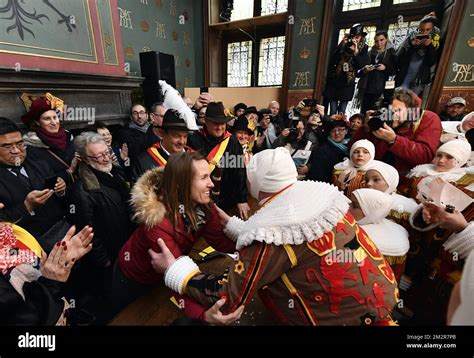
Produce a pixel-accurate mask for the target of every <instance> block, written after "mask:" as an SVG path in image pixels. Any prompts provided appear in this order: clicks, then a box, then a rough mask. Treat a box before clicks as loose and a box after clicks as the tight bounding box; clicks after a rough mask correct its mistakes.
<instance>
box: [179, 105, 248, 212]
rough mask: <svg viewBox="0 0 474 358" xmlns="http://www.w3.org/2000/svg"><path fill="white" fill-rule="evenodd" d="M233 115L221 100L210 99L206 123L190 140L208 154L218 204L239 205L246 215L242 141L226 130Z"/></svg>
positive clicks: (239, 209) (196, 148)
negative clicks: (212, 100) (225, 110)
mask: <svg viewBox="0 0 474 358" xmlns="http://www.w3.org/2000/svg"><path fill="white" fill-rule="evenodd" d="M230 119H231V118H230V117H229V118H228V117H226V116H225V114H224V105H223V104H222V102H210V103H209V104H208V106H207V110H206V119H205V124H204V127H203V128H202V129H201V130H199V132H197V133H195V134H193V135H192V136H190V137H189V139H188V144H189V146H190V147H191V148H193V149H194V150H198V151H200V152H201V153H202V154H204V155H205V156H207V159H208V161H209V164H210V166H211V178H212V179H213V182H214V185H215V186H214V189H213V196H214V197H215V200H216V203H217V205H218V206H220V207H221V208H222V209H224V210H226V211H228V210H230V209H232V208H234V207H235V206H236V205H237V208H238V211H239V215H240V216H241V217H242V218H247V217H248V211H249V210H250V207H249V205H248V204H247V185H246V183H245V180H246V174H245V165H244V155H243V149H242V146H241V145H240V143H239V141H238V140H237V139H236V138H235V137H234V136H233V135H231V134H230V133H229V132H227V131H226V123H227V122H228V121H229V120H230Z"/></svg>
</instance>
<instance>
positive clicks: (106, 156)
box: [87, 149, 112, 162]
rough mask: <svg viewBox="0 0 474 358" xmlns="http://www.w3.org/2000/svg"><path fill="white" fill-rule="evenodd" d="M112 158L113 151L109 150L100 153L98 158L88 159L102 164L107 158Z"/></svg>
mask: <svg viewBox="0 0 474 358" xmlns="http://www.w3.org/2000/svg"><path fill="white" fill-rule="evenodd" d="M111 156H112V150H111V149H109V150H108V151H106V152H103V153H99V154H97V155H96V156H92V155H88V156H87V158H89V159H92V160H95V161H96V162H100V161H102V160H104V159H105V158H110V157H111Z"/></svg>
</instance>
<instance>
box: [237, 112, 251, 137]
mask: <svg viewBox="0 0 474 358" xmlns="http://www.w3.org/2000/svg"><path fill="white" fill-rule="evenodd" d="M237 131H247V133H248V134H249V135H252V134H253V131H252V130H251V129H250V128H249V120H248V119H247V117H245V115H244V114H243V115H241V116H239V118H237V119H236V120H235V122H234V125H233V126H232V133H235V132H237Z"/></svg>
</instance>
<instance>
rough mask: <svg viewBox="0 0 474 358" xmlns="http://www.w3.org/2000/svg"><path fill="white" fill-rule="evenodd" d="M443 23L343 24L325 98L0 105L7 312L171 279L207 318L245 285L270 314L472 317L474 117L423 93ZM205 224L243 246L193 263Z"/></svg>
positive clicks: (325, 319) (62, 318)
mask: <svg viewBox="0 0 474 358" xmlns="http://www.w3.org/2000/svg"><path fill="white" fill-rule="evenodd" d="M435 21H436V19H435V18H434V17H433V16H431V15H430V16H427V17H425V18H423V19H422V20H421V22H420V25H419V29H418V31H417V32H416V33H415V34H409V35H408V36H407V39H406V40H405V41H404V42H403V44H402V45H401V46H400V48H399V49H398V51H395V50H394V49H393V48H392V47H391V46H390V44H389V42H388V36H387V33H386V32H384V31H381V32H377V34H376V35H375V46H374V47H372V49H370V50H369V49H368V48H367V45H365V42H364V40H363V39H364V37H365V36H366V34H365V33H364V32H363V27H362V26H361V25H359V24H357V25H355V26H353V27H352V28H351V30H350V33H349V34H348V35H347V36H346V37H345V38H344V39H343V41H342V42H341V44H340V45H339V47H338V50H337V53H336V54H335V55H334V56H333V57H332V59H331V61H330V70H329V71H328V76H327V87H326V91H325V101H326V102H327V103H328V104H329V111H328V108H326V107H325V106H323V105H319V104H317V103H315V102H314V101H313V100H311V99H304V100H302V101H301V102H300V103H298V104H297V105H296V106H294V107H292V108H289V109H288V110H287V111H284V110H281V109H280V104H279V103H278V102H277V101H276V100H275V101H272V102H271V103H269V105H268V107H267V108H262V109H260V110H258V109H257V108H256V107H255V106H252V105H251V104H249V105H248V104H245V103H237V104H236V105H235V107H234V108H233V114H232V113H229V112H230V111H227V110H226V109H225V108H224V105H223V103H222V102H219V101H215V100H214V98H213V97H212V96H211V94H209V93H201V94H200V95H199V97H198V98H197V99H196V101H195V102H194V103H192V101H189V100H188V99H185V98H182V97H181V95H180V94H179V93H178V92H177V91H176V90H175V89H174V88H172V87H171V86H169V85H168V84H166V82H163V81H160V85H161V88H162V92H163V102H158V103H154V104H153V105H152V106H151V108H149V110H147V108H145V107H144V106H143V105H142V104H134V105H133V106H132V107H131V109H130V118H129V120H128V121H127V123H125V124H124V125H123V126H121V127H120V128H112V127H111V128H108V127H107V126H106V125H105V124H104V123H99V122H96V123H95V124H94V125H92V126H90V127H89V128H85V129H84V130H82V131H81V132H80V133H76V135H75V136H73V135H72V134H71V133H70V132H69V131H68V130H66V129H65V128H63V126H62V123H61V122H60V120H59V117H58V115H59V114H60V112H61V110H62V108H63V105H64V104H63V102H62V100H61V99H59V98H57V97H55V96H54V95H52V94H50V93H48V94H46V95H45V96H44V97H40V98H38V99H36V100H34V101H33V102H32V104H31V107H30V108H29V109H28V111H27V113H26V114H25V115H24V116H23V117H22V118H21V120H22V122H23V124H24V126H25V128H26V130H23V129H20V128H19V127H18V125H17V124H16V123H15V122H14V121H12V120H10V119H7V118H0V173H1V175H0V225H1V226H0V243H1V246H0V250H1V251H0V252H1V255H2V256H1V262H2V264H1V266H2V275H0V280H1V283H2V288H3V290H4V292H5V294H4V295H2V299H1V300H0V307H1V308H0V309H1V310H2V312H8V314H4V315H2V316H1V317H2V318H1V319H2V321H3V322H5V323H7V324H48V325H54V324H74V323H82V324H84V322H86V323H89V324H90V323H92V322H93V323H95V324H106V323H107V322H108V321H109V320H110V319H112V317H113V316H114V315H116V314H117V313H119V312H120V311H121V310H122V309H124V307H126V306H127V305H128V304H130V303H131V302H133V301H134V300H135V299H137V298H139V297H141V296H143V295H145V294H147V293H148V292H150V291H151V290H152V289H153V288H154V287H156V286H157V285H158V284H159V283H162V282H164V283H165V284H166V286H167V287H169V288H170V289H171V290H173V291H175V293H171V292H170V295H176V297H178V299H183V300H184V302H185V305H184V311H185V314H186V315H187V316H188V317H190V318H193V319H196V320H200V321H202V322H207V323H212V324H229V323H232V322H234V321H235V320H237V319H239V317H240V316H241V314H242V312H243V311H244V309H245V305H246V304H248V302H249V301H250V300H251V299H252V297H254V296H255V295H256V294H258V296H259V297H260V299H261V301H262V302H263V304H264V305H265V306H266V308H268V310H269V311H270V312H271V314H272V317H273V318H274V319H275V322H276V323H279V324H291V325H293V324H294V325H395V324H397V323H398V324H405V323H407V324H474V318H473V317H472V314H469V312H471V313H472V312H473V311H474V309H473V307H474V306H473V305H474V302H473V301H472V297H471V296H470V294H469V292H472V284H471V282H472V276H473V275H474V270H473V265H472V263H473V262H474V258H473V256H474V254H473V253H472V251H473V249H474V226H473V225H472V222H471V220H472V215H473V204H472V198H473V197H474V170H473V168H472V167H471V165H472V163H473V162H472V160H473V156H472V153H473V151H472V149H473V144H474V143H473V137H474V136H473V130H472V128H473V127H474V115H473V114H472V113H470V114H468V113H466V112H465V108H466V101H465V99H463V98H460V97H456V98H453V99H451V100H450V101H449V102H448V103H447V108H446V111H445V112H443V113H440V114H437V113H434V112H432V111H429V110H424V109H423V105H422V100H421V99H420V97H419V96H418V95H419V94H420V92H421V91H422V90H423V87H424V86H425V85H426V84H428V83H429V81H430V72H429V68H430V67H431V66H432V65H433V63H432V61H433V59H434V58H435V52H436V51H437V48H438V46H439V44H438V43H437V42H436V41H437V39H438V38H439V36H438V35H439V30H438V29H437V28H436V27H435V26H434V23H435ZM417 34H419V35H423V37H421V36H418V37H417ZM425 35H429V36H428V39H429V41H428V39H426V38H425V37H426V36H425ZM437 36H438V37H437ZM344 64H345V65H344ZM347 64H349V66H347ZM391 75H395V81H396V82H397V84H398V85H400V87H397V88H394V89H390V88H386V85H385V83H386V81H387V79H388V77H389V76H391ZM357 77H359V78H361V80H360V81H359V82H360V83H361V86H362V88H364V91H365V92H364V93H365V94H364V98H363V100H362V102H361V104H362V107H361V113H358V114H355V115H353V116H352V117H351V118H350V119H349V120H347V119H346V117H345V116H344V115H343V112H344V111H345V109H346V106H347V102H348V101H349V100H350V99H351V98H352V96H353V95H354V90H355V79H356V78H357ZM236 102H237V100H236ZM440 118H441V119H442V120H443V121H442V120H441V119H440ZM443 122H444V123H448V124H449V125H447V126H444V125H443ZM440 188H441V189H440ZM76 230H78V231H79V232H78V234H76V235H74V233H75V231H76ZM200 239H204V240H205V241H207V243H208V244H209V245H211V246H212V247H213V248H215V249H216V250H218V251H221V252H224V253H234V252H235V251H236V250H237V251H238V253H239V254H238V255H237V257H235V256H233V257H234V259H235V260H234V261H232V263H231V264H229V266H228V267H227V270H225V271H223V272H222V273H221V274H219V275H212V274H207V273H205V272H201V271H200V269H199V267H198V266H197V265H196V264H195V263H194V262H193V261H192V260H191V259H190V258H189V257H188V256H186V255H188V254H189V253H190V251H191V250H192V248H193V246H194V245H195V244H196V243H197V242H198V241H199V240H200ZM451 293H452V294H451ZM450 297H452V298H451V302H450ZM71 300H74V307H72V306H71V304H70V303H71ZM289 302H292V304H291V305H289ZM466 312H468V313H466Z"/></svg>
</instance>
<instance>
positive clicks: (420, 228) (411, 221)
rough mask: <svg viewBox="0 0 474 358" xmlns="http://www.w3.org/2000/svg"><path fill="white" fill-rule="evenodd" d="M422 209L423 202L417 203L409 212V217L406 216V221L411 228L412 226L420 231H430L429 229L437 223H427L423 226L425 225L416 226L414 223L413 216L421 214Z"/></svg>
mask: <svg viewBox="0 0 474 358" xmlns="http://www.w3.org/2000/svg"><path fill="white" fill-rule="evenodd" d="M422 210H423V204H420V205H418V208H417V209H415V210H414V211H413V212H412V213H411V214H410V217H409V218H408V221H409V222H410V225H411V227H412V228H414V229H415V230H417V231H421V232H426V231H430V230H431V229H434V228H435V227H437V226H438V224H437V223H434V224H431V225H428V226H425V227H420V226H417V225H416V224H415V218H416V217H417V216H418V215H421V211H422Z"/></svg>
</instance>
